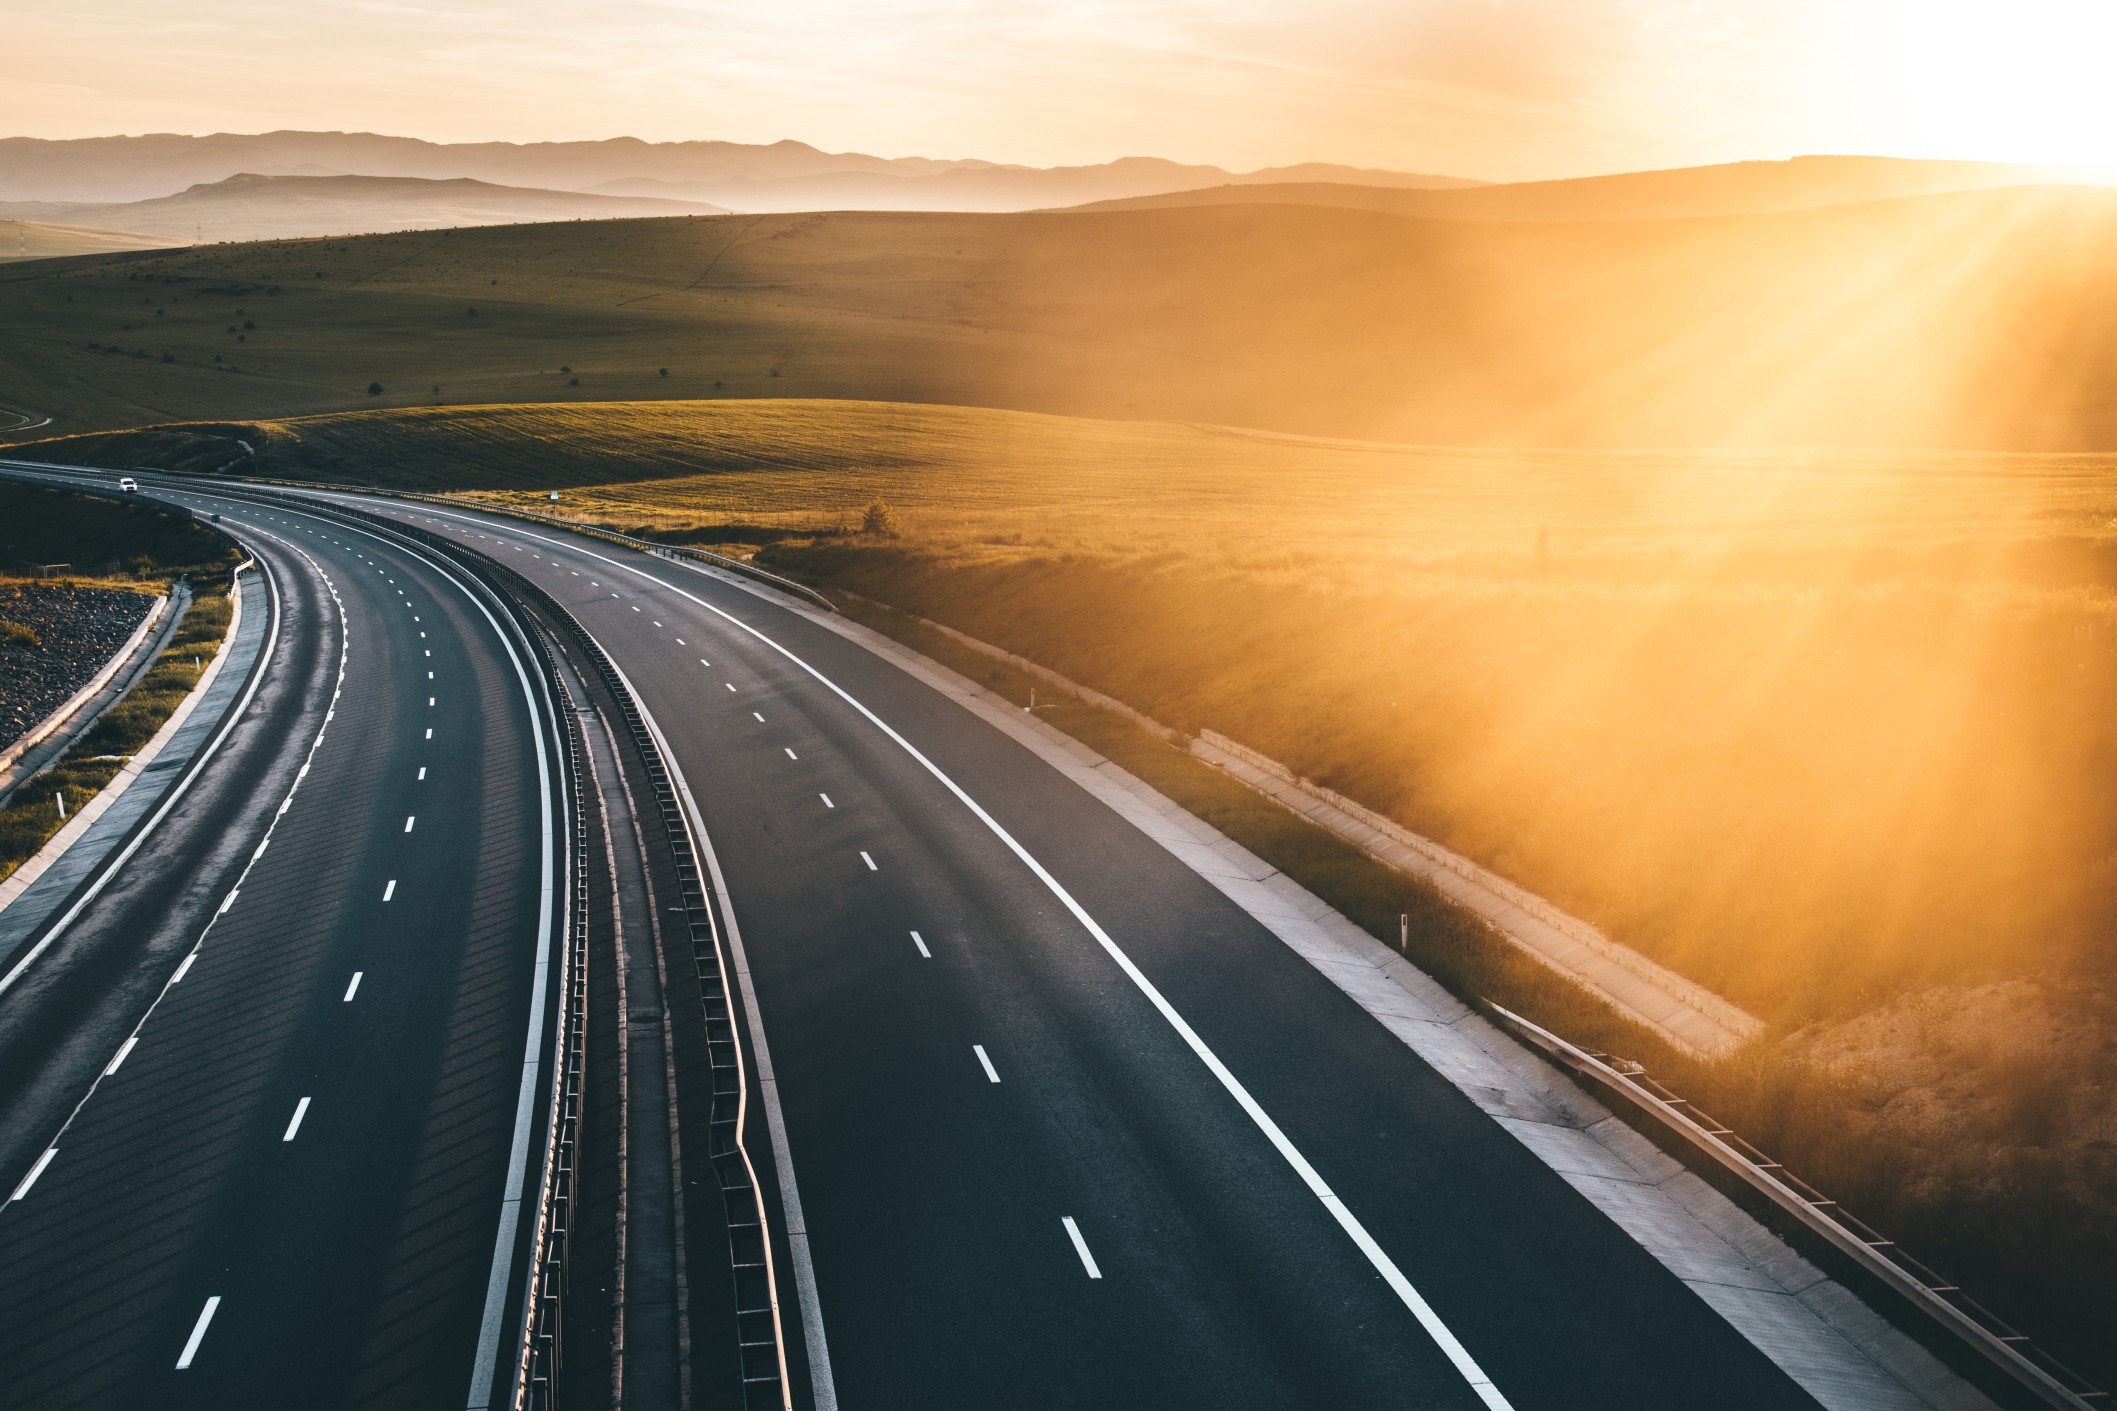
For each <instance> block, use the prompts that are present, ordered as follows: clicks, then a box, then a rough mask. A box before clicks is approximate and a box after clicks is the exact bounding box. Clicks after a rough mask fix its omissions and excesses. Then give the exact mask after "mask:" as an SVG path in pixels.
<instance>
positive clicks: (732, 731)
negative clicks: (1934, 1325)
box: [348, 497, 1813, 1411]
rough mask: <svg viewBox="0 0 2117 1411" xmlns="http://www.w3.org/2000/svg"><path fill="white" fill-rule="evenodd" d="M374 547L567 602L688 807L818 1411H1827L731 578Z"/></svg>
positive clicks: (1262, 965) (1104, 825)
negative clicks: (740, 1003) (742, 1036)
mask: <svg viewBox="0 0 2117 1411" xmlns="http://www.w3.org/2000/svg"><path fill="white" fill-rule="evenodd" d="M348 502H349V503H350V502H351V501H348ZM359 503H362V504H364V505H367V506H369V507H370V508H376V509H382V508H385V506H386V502H380V501H376V500H371V499H367V498H365V497H361V498H360V499H359ZM387 512H388V513H391V514H395V515H398V516H399V517H401V518H403V519H405V520H406V521H408V522H411V523H415V524H417V525H418V526H420V527H422V528H425V529H428V530H432V531H436V532H445V533H447V534H450V535H452V536H454V537H456V538H457V539H459V540H460V541H461V542H463V543H464V544H466V545H468V546H470V547H472V548H475V549H477V550H479V551H481V552H484V553H487V554H490V555H492V556H494V557H495V558H497V559H500V560H501V561H503V562H506V563H507V564H509V565H510V566H511V567H513V568H515V569H516V570H517V571H518V572H521V573H523V574H526V575H528V576H530V577H531V578H532V579H533V580H535V581H536V582H538V583H539V584H541V585H542V586H543V587H544V588H546V589H547V590H549V591H550V592H551V593H553V594H554V595H555V596H556V597H558V598H559V600H560V601H562V602H563V603H564V604H565V605H566V606H567V608H568V609H569V610H570V611H572V612H573V613H574V614H575V615H576V617H577V618H578V619H579V620H580V621H581V622H582V623H583V624H585V626H586V627H587V628H588V630H589V631H591V632H592V633H593V634H594V635H595V636H596V637H597V638H598V639H599V641H600V642H601V643H602V645H603V646H604V648H605V649H606V650H607V651H608V652H609V654H610V655H611V657H612V658H613V659H614V660H615V661H616V662H617V664H618V665H619V667H620V668H621V669H622V670H623V672H624V673H625V674H626V676H627V677H628V678H629V680H630V682H631V683H632V685H633V687H634V688H635V690H636V692H637V694H638V696H639V698H640V700H641V702H642V703H643V704H644V706H645V707H646V709H647V711H648V712H649V713H650V715H651V716H652V717H653V719H654V721H655V723H656V724H657V726H658V727H659V730H660V731H661V733H662V735H663V736H664V739H665V743H666V747H667V749H668V751H669V753H670V756H671V759H672V761H673V763H674V764H675V765H676V766H677V767H678V769H679V770H680V771H681V773H682V775H683V776H684V780H685V782H686V783H687V784H688V787H689V794H690V797H691V798H692V800H694V801H695V807H696V809H697V812H698V815H699V817H700V821H701V822H702V823H703V825H704V832H705V834H706V835H707V837H708V839H709V840H710V844H711V848H712V850H713V851H714V853H715V854H716V858H715V861H716V863H717V876H718V877H719V879H720V883H721V891H722V894H723V897H724V899H725V901H726V902H727V903H728V905H729V909H730V914H731V917H732V920H733V923H734V925H733V928H732V930H733V932H734V939H735V940H736V941H737V942H738V943H739V949H740V952H741V955H742V959H740V960H738V967H740V966H741V965H742V964H744V963H746V964H747V966H748V970H749V976H748V978H749V984H750V987H751V997H752V998H753V999H754V1003H755V1010H754V1015H753V1017H754V1018H755V1019H756V1020H758V1021H760V1023H759V1025H758V1027H756V1028H753V1029H752V1030H751V1031H750V1037H751V1039H752V1042H753V1044H754V1042H755V1040H756V1039H757V1038H758V1037H759V1036H760V1035H761V1036H762V1038H763V1041H764V1050H765V1051H764V1052H763V1053H762V1054H759V1055H755V1056H756V1057H757V1058H758V1059H759V1060H760V1065H759V1066H760V1068H761V1069H762V1070H763V1072H764V1074H765V1076H766V1077H768V1079H769V1080H770V1081H769V1082H767V1083H766V1084H765V1085H764V1093H765V1097H766V1099H767V1101H766V1103H765V1105H766V1107H767V1108H768V1111H767V1114H766V1117H767V1120H768V1123H769V1125H770V1126H772V1128H773V1129H774V1130H773V1132H772V1136H773V1139H774V1141H773V1144H774V1147H775V1152H776V1156H777V1158H778V1160H777V1162H776V1168H777V1170H776V1181H775V1183H774V1192H775V1193H776V1195H777V1196H778V1209H777V1211H776V1229H777V1230H778V1232H779V1236H780V1245H781V1253H782V1261H783V1264H784V1267H786V1268H787V1270H788V1271H789V1275H788V1279H787V1280H786V1282H787V1283H789V1284H791V1285H792V1287H791V1288H788V1289H786V1290H785V1291H784V1294H783V1296H784V1297H785V1298H786V1299H787V1300H788V1305H789V1306H788V1311H787V1323H788V1343H789V1345H790V1347H789V1351H790V1354H792V1360H793V1361H794V1363H795V1369H794V1370H795V1375H796V1379H797V1382H800V1383H802V1390H803V1393H804V1395H805V1396H806V1397H812V1398H813V1400H814V1402H815V1403H816V1404H818V1405H826V1406H828V1405H844V1406H847V1407H911V1406H917V1407H922V1408H923V1407H961V1408H990V1407H999V1406H1008V1407H1012V1406H1036V1407H1079V1408H1109V1407H1127V1406H1138V1407H1149V1406H1151V1407H1163V1406H1196V1407H1208V1406H1210V1407H1216V1408H1219V1407H1260V1408H1262V1407H1274V1408H1277V1407H1289V1406H1317V1407H1325V1406H1328V1407H1341V1406H1342V1407H1353V1406H1362V1407H1370V1406H1371V1407H1397V1406H1402V1407H1478V1406H1485V1407H1500V1406H1511V1407H1516V1408H1523V1411H1526V1409H1527V1408H1532V1407H1533V1408H1551V1409H1552V1411H1560V1408H1563V1411H1585V1408H1610V1409H1611V1411H1620V1409H1621V1411H1640V1408H1649V1407H1668V1408H1695V1407H1700V1406H1713V1407H1717V1408H1750V1407H1755V1408H1766V1407H1771V1408H1777V1407H1798V1406H1810V1405H1812V1404H1813V1403H1812V1402H1811V1401H1810V1400H1809V1399H1808V1397H1807V1396H1806V1395H1805V1394H1804V1393H1803V1392H1802V1391H1801V1390H1800V1389H1798V1388H1797V1387H1796V1386H1795V1385H1794V1384H1793V1382H1792V1381H1790V1380H1789V1379H1788V1377H1787V1376H1786V1375H1785V1374H1784V1373H1783V1372H1782V1371H1781V1370H1780V1369H1779V1368H1778V1367H1777V1366H1775V1365H1774V1364H1773V1363H1772V1362H1771V1361H1769V1360H1768V1359H1767V1358H1766V1357H1764V1356H1763V1354H1761V1353H1760V1352H1758V1351H1757V1350H1756V1349H1755V1348H1754V1347H1753V1346H1752V1345H1751V1344H1750V1343H1748V1342H1747V1341H1746V1340H1744V1339H1743V1338H1742V1337H1741V1336H1740V1335H1738V1334H1737V1333H1736V1332H1735V1331H1734V1329H1733V1328H1731V1327H1730V1326H1729V1325H1728V1324H1727V1323H1725V1322H1724V1321H1723V1320H1722V1319H1721V1318H1720V1317H1719V1316H1718V1315H1717V1314H1715V1313H1714V1312H1713V1311H1712V1310H1711V1309H1710V1308H1708V1307H1707V1306H1706V1304H1704V1303H1703V1302H1702V1301H1700V1300H1699V1299H1698V1298H1697V1297H1696V1295H1694V1294H1693V1293H1692V1292H1691V1291H1690V1290H1688V1289H1687V1288H1685V1287H1684V1286H1683V1285H1682V1284H1681V1283H1680V1282H1679V1281H1678V1280H1677V1279H1676V1277H1675V1276H1674V1275H1672V1274H1671V1273H1670V1272H1669V1271H1668V1270H1667V1269H1665V1268H1664V1267H1663V1266H1661V1265H1660V1264H1658V1263H1656V1262H1655V1261H1654V1260H1653V1259H1652V1258H1650V1257H1649V1256H1648V1255H1647V1254H1646V1253H1645V1252H1644V1251H1643V1250H1642V1249H1641V1248H1640V1246H1639V1245H1638V1244H1636V1243H1635V1242H1634V1241H1633V1240H1632V1239H1631V1238H1630V1237H1629V1236H1627V1235H1626V1234H1624V1233H1623V1232H1621V1231H1620V1230H1619V1229H1618V1228H1617V1227H1616V1226H1615V1225H1614V1224H1612V1223H1611V1221H1610V1220H1609V1219H1608V1218H1607V1217H1606V1216H1604V1215H1603V1214H1601V1213H1600V1212H1598V1211H1597V1210H1595V1209H1594V1208H1593V1207H1592V1206H1590V1205H1589V1204H1588V1202H1587V1201H1586V1200H1585V1199H1583V1198H1582V1197H1581V1196H1580V1195H1578V1194H1577V1193H1576V1192H1575V1191H1574V1190H1573V1189H1572V1188H1571V1187H1569V1186H1568V1185H1567V1184H1566V1183H1565V1182H1564V1181H1563V1180H1562V1179H1560V1178H1559V1177H1558V1176H1557V1175H1556V1174H1555V1173H1554V1172H1553V1171H1552V1170H1551V1169H1550V1168H1548V1167H1547V1166H1545V1165H1544V1164H1542V1163H1541V1162H1540V1161H1538V1160H1537V1159H1536V1158H1535V1157H1534V1156H1532V1155H1531V1154H1530V1153H1529V1152H1528V1151H1527V1150H1526V1149H1525V1148H1524V1147H1523V1146H1521V1145H1520V1143H1518V1142H1517V1141H1516V1140H1515V1139H1514V1138H1513V1137H1512V1136H1510V1135H1508V1134H1507V1133H1506V1132H1504V1131H1503V1130H1502V1129H1501V1128H1500V1127H1499V1126H1498V1125H1497V1124H1495V1123H1494V1122H1493V1121H1491V1120H1490V1119H1489V1118H1488V1117H1486V1116H1485V1115H1484V1114H1482V1113H1481V1112H1480V1111H1479V1110H1477V1109H1476V1108H1475V1107H1474V1106H1472V1104H1471V1103H1470V1102H1469V1101H1468V1100H1467V1099H1466V1098H1465V1097H1464V1096H1463V1095H1462V1094H1461V1093H1460V1092H1459V1091H1457V1090H1456V1089H1455V1088H1454V1087H1452V1086H1451V1085H1450V1084H1449V1083H1448V1082H1446V1081H1445V1080H1443V1079H1442V1078H1441V1077H1440V1076H1439V1075H1437V1074H1436V1073H1435V1072H1433V1071H1432V1070H1431V1069H1430V1068H1428V1067H1427V1066H1426V1065H1425V1064H1424V1063H1422V1062H1421V1061H1420V1060H1419V1059H1418V1058H1417V1057H1416V1056H1414V1055H1413V1054H1412V1053H1411V1052H1410V1051H1409V1050H1408V1049H1407V1048H1406V1047H1405V1046H1404V1045H1403V1044H1402V1043H1401V1042H1399V1041H1398V1040H1397V1039H1395V1038H1394V1037H1393V1036H1392V1035H1390V1034H1389V1033H1388V1032H1387V1031H1386V1030H1384V1029H1383V1028H1382V1027H1381V1026H1380V1025H1379V1024H1377V1023H1376V1022H1375V1021H1374V1020H1373V1019H1372V1018H1371V1017H1370V1016H1368V1015H1367V1014H1366V1013H1364V1012H1363V1011H1361V1010H1359V1009H1358V1008H1356V1007H1355V1006H1354V1004H1353V1003H1352V1002H1351V1001H1350V1000H1349V999H1348V998H1347V997H1346V996H1345V995H1344V994H1343V993H1342V992H1340V991H1339V990H1338V989H1337V988H1335V987H1334V986H1333V985H1331V984H1330V983H1328V982H1327V981H1326V980H1325V979H1324V978H1323V977H1322V976H1320V975H1319V974H1318V973H1317V972H1316V971H1315V970H1314V969H1313V968H1312V967H1311V966H1310V965H1309V964H1308V963H1307V962H1305V961H1304V960H1302V959H1301V958H1300V957H1298V956H1296V955H1295V954H1293V953H1292V952H1291V951H1289V950H1288V948H1287V947H1286V946H1285V945H1284V944H1283V943H1282V942H1280V941H1279V940H1278V939H1276V938H1275V937H1274V936H1272V935H1271V934H1270V933H1269V932H1267V931H1266V930H1264V929H1263V927H1262V926H1260V925H1259V924H1258V923H1257V922H1256V921H1255V920H1253V919H1252V918H1251V917H1250V916H1249V915H1248V914H1247V913H1245V912H1243V911H1241V910H1240V909H1239V908H1237V907H1236V906H1235V905H1234V904H1233V903H1232V902H1230V901H1229V900H1228V899H1227V898H1226V897H1225V896H1223V895H1222V894H1221V893H1220V892H1218V891H1217V890H1215V889H1213V888H1212V887H1211V886H1209V885H1208V884H1206V883H1205V882H1204V881H1203V880H1202V879H1201V878H1200V877H1199V876H1198V875H1197V874H1195V873H1194V872H1192V871H1191V870H1189V869H1188V868H1186V867H1185V866H1183V865H1182V864H1181V863H1180V862H1179V861H1178V860H1177V859H1175V858H1174V857H1172V856H1171V855H1170V854H1168V853H1167V852H1166V851H1164V850H1163V849H1161V848H1159V847H1156V846H1152V845H1149V844H1148V843H1147V842H1146V840H1145V839H1144V838H1143V837H1142V836H1141V835H1140V834H1139V833H1137V832H1136V831H1135V830H1134V829H1133V828H1132V826H1131V825H1130V824H1128V823H1126V822H1124V821H1123V820H1122V819H1120V818H1119V817H1118V816H1117V815H1115V814H1114V813H1112V812H1110V811H1109V810H1108V809H1107V808H1105V807H1104V806H1103V805H1101V804H1100V803H1098V802H1096V801H1094V800H1093V799H1091V798H1090V797H1089V796H1087V795H1086V794H1084V793H1083V792H1081V791H1080V790H1079V789H1078V788H1077V787H1076V786H1074V785H1073V784H1071V783H1069V782H1067V781H1066V780H1065V779H1063V778H1062V777H1061V776H1060V775H1058V774H1057V773H1056V772H1054V771H1053V770H1052V769H1051V768H1050V767H1049V766H1048V765H1046V764H1044V763H1043V762H1041V761H1040V760H1038V759H1037V758H1035V757H1034V756H1032V755H1031V754H1030V753H1028V752H1027V751H1026V750H1024V749H1023V748H1022V747H1021V746H1020V745H1018V744H1016V743H1015V742H1013V741H1012V740H1010V739H1008V738H1006V737H1004V736H1002V735H1001V734H999V733H998V732H996V731H994V730H993V729H991V728H990V727H989V726H987V725H985V724H983V723H982V722H980V721H978V720H976V719H975V718H974V717H972V716H971V715H969V714H968V713H967V712H965V711H964V710H963V709H962V708H961V707H960V706H959V705H957V704H956V703H954V702H953V701H951V700H949V699H947V698H946V697H944V696H942V695H941V694H939V693H938V692H936V691H934V690H932V689H931V688H929V687H928V686H926V685H924V684H922V683H920V682H919V681H917V680H916V679H914V678H912V677H910V676H908V675H907V674H905V673H904V672H903V671H902V670H900V669H899V668H898V667H896V666H895V665H893V664H891V663H889V662H887V661H885V660H883V659H881V658H879V657H877V656H875V655H873V654H871V653H869V652H868V651H866V650H865V649H863V648H862V647H860V646H859V645H857V644H856V643H853V642H850V641H848V640H846V639H845V638H844V637H842V636H840V635H838V634H835V633H833V632H831V631H829V630H827V629H825V628H823V627H821V626H819V625H817V624H816V623H814V622H811V621H809V620H807V619H806V618H804V617H803V616H802V615H800V614H798V613H794V612H791V611H788V610H786V609H785V608H784V607H782V606H779V605H777V604H776V603H774V602H772V601H768V600H766V599H764V598H762V597H760V596H758V595H756V594H754V593H751V592H749V591H746V590H745V589H743V588H741V587H738V586H734V585H732V584H730V583H727V582H724V581H721V580H720V579H718V578H715V577H711V576H708V575H704V574H700V573H697V572H694V571H690V570H688V569H686V568H685V567H682V566H679V565H674V564H670V563H667V562H664V561H660V560H657V559H655V558H652V557H649V556H646V555H642V554H637V553H634V552H631V551H629V550H625V549H622V548H618V547H613V546H611V545H609V544H607V543H605V542H600V541H590V540H584V539H579V538H575V537H573V536H568V535H565V534H563V533H559V532H555V531H547V530H545V529H542V528H540V527H537V526H531V525H525V524H522V523H520V522H519V521H509V520H505V519H500V518H497V517H485V516H479V515H475V514H465V513H461V512H457V511H453V510H443V509H439V508H434V507H426V506H416V505H415V506H406V505H398V506H395V507H393V508H387ZM789 1232H791V1235H792V1238H791V1239H790V1238H788V1235H789Z"/></svg>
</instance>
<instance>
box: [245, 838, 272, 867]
mask: <svg viewBox="0 0 2117 1411" xmlns="http://www.w3.org/2000/svg"><path fill="white" fill-rule="evenodd" d="M271 841H272V840H271V839H270V838H267V839H265V840H264V842H262V843H259V844H258V845H257V851H256V852H254V853H251V854H250V860H251V861H252V862H255V861H257V860H258V859H259V858H261V857H263V856H264V855H265V848H266V846H267V845H269V844H270V843H271Z"/></svg>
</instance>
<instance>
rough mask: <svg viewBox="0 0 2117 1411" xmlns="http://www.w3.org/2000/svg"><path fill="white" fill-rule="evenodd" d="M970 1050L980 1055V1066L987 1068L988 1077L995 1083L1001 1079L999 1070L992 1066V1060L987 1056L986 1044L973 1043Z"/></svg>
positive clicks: (986, 1074)
mask: <svg viewBox="0 0 2117 1411" xmlns="http://www.w3.org/2000/svg"><path fill="white" fill-rule="evenodd" d="M970 1051H971V1052H972V1053H974V1054H976V1055H977V1056H978V1066H979V1067H980V1068H983V1069H984V1070H985V1076H986V1078H987V1079H989V1080H990V1081H992V1082H995V1083H997V1082H998V1081H1000V1075H999V1072H998V1070H997V1069H995V1068H994V1067H993V1066H992V1060H991V1059H990V1058H987V1057H986V1056H985V1045H983V1044H972V1045H971V1046H970Z"/></svg>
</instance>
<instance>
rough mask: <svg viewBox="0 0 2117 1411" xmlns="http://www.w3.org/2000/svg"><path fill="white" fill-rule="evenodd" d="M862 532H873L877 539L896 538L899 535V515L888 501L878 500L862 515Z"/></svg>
mask: <svg viewBox="0 0 2117 1411" xmlns="http://www.w3.org/2000/svg"><path fill="white" fill-rule="evenodd" d="M860 532H861V533H862V534H872V535H874V536H875V537H876V538H877V539H894V538H896V537H897V516H896V514H895V512H893V511H892V510H891V509H890V507H889V505H888V504H887V503H885V502H884V501H882V500H876V501H875V502H874V503H873V504H871V505H869V506H868V507H867V512H866V513H865V514H863V515H861V516H860Z"/></svg>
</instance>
